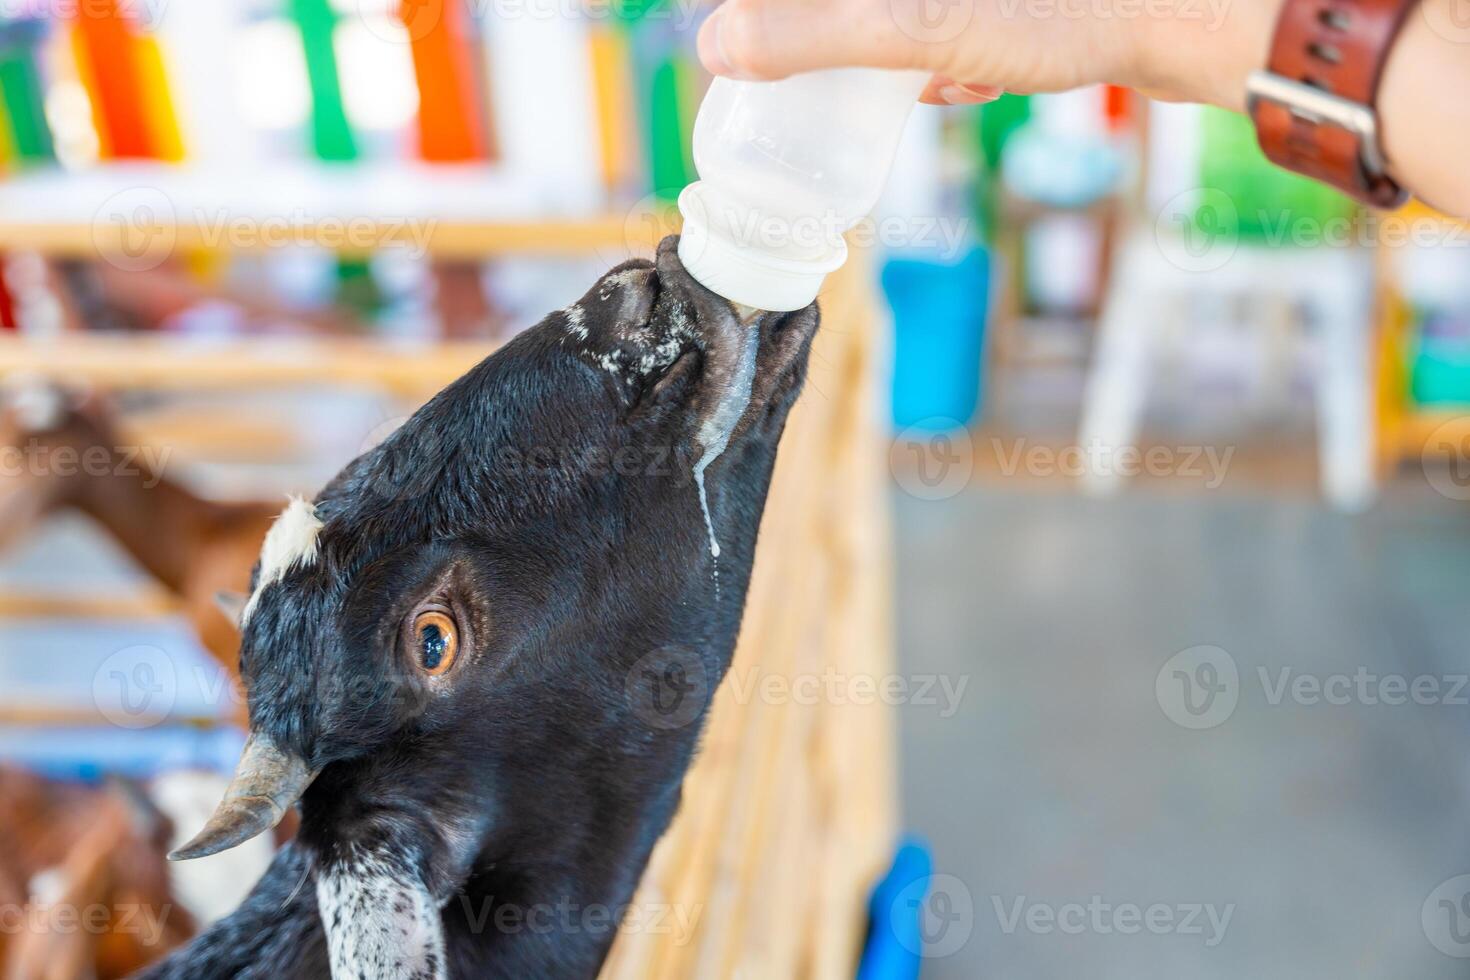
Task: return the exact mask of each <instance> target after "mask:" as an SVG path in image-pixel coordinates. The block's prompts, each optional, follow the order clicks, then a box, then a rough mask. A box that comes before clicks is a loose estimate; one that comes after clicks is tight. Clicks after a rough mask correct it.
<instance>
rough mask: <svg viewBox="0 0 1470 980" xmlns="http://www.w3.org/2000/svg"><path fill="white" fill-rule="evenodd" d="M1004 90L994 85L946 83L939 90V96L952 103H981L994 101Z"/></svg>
mask: <svg viewBox="0 0 1470 980" xmlns="http://www.w3.org/2000/svg"><path fill="white" fill-rule="evenodd" d="M1001 92H1002V90H1001V89H1000V88H998V87H997V86H994V85H960V84H959V83H955V84H953V85H946V86H944V87H943V88H941V89H940V90H939V97H940V98H941V99H943V100H944V101H945V102H948V103H949V104H950V105H979V104H980V103H982V102H994V101H995V100H996V99H998V98H1000V96H1001Z"/></svg>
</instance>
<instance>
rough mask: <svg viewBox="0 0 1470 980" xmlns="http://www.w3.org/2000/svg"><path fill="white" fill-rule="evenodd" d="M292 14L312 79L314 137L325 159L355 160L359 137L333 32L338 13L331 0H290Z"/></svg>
mask: <svg viewBox="0 0 1470 980" xmlns="http://www.w3.org/2000/svg"><path fill="white" fill-rule="evenodd" d="M291 16H292V17H294V18H295V20H296V26H297V27H299V28H300V29H301V44H302V47H303V48H304V49H305V51H306V73H307V77H308V78H309V79H310V81H311V138H312V145H313V146H314V148H315V149H316V155H317V156H318V157H319V158H321V159H322V160H332V161H340V160H356V159H357V141H356V140H355V139H353V138H352V127H351V126H350V125H349V124H348V122H347V110H346V108H345V107H344V106H343V104H342V81H341V78H340V76H339V75H338V72H337V52H336V49H334V48H333V47H332V35H333V32H334V31H335V30H336V27H337V15H336V14H335V13H334V12H333V11H332V8H331V5H330V4H329V3H328V0H291Z"/></svg>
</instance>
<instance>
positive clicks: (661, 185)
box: [648, 58, 693, 200]
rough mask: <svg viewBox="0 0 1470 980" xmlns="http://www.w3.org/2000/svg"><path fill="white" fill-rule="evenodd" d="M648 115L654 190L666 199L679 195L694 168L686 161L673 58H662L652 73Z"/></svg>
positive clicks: (676, 76) (685, 141) (677, 70)
mask: <svg viewBox="0 0 1470 980" xmlns="http://www.w3.org/2000/svg"><path fill="white" fill-rule="evenodd" d="M650 96H651V99H650V101H651V103H652V104H651V105H650V106H649V113H648V135H649V148H650V151H649V162H650V163H651V164H652V168H653V188H654V191H655V192H657V193H658V195H659V196H660V197H662V198H665V199H667V200H673V199H675V198H677V197H678V196H679V192H680V191H681V190H683V189H684V185H685V184H688V183H689V180H690V178H691V176H692V174H693V167H692V166H690V165H688V163H687V162H686V159H687V158H686V152H685V150H686V146H687V140H685V138H684V136H685V134H684V131H683V127H682V126H681V125H680V118H681V115H682V112H681V107H680V99H679V68H678V65H677V64H676V63H675V61H674V59H673V58H665V59H663V60H662V61H660V62H659V64H658V67H657V68H655V69H654V71H653V84H652V86H651V91H650Z"/></svg>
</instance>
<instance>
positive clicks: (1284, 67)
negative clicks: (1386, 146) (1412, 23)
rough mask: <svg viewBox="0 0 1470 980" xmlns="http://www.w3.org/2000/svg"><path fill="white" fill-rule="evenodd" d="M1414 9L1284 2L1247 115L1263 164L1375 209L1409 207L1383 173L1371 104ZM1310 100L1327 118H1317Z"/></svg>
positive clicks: (1344, 1)
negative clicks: (1299, 175)
mask: <svg viewBox="0 0 1470 980" xmlns="http://www.w3.org/2000/svg"><path fill="white" fill-rule="evenodd" d="M1415 2H1416V0H1285V4H1284V6H1283V7H1282V8H1281V14H1280V17H1279V18H1278V19H1277V22H1276V37H1275V39H1274V40H1273V41H1272V42H1271V57H1270V60H1269V62H1268V63H1267V73H1265V74H1262V73H1257V75H1258V76H1259V77H1253V78H1252V83H1251V85H1252V87H1251V98H1250V109H1251V116H1252V118H1254V119H1255V123H1256V136H1257V139H1258V140H1259V141H1260V144H1261V149H1262V150H1263V151H1264V152H1265V154H1266V156H1268V157H1270V158H1271V159H1272V160H1273V161H1275V162H1276V163H1277V164H1280V165H1281V166H1283V167H1286V168H1287V169H1289V170H1295V171H1297V172H1298V173H1304V174H1307V175H1309V176H1311V177H1315V178H1317V179H1318V180H1322V181H1326V182H1327V183H1329V184H1332V185H1334V186H1335V187H1338V188H1340V189H1341V190H1343V191H1345V192H1347V193H1348V194H1351V195H1353V196H1354V197H1356V198H1358V199H1359V200H1361V201H1364V202H1366V203H1368V204H1372V205H1374V206H1376V207H1396V206H1398V205H1399V204H1402V203H1403V202H1404V200H1405V199H1406V198H1407V196H1408V195H1407V194H1406V193H1405V192H1404V190H1403V188H1401V187H1400V186H1399V185H1398V184H1397V183H1395V182H1394V181H1393V179H1392V178H1391V177H1389V176H1388V174H1387V172H1386V170H1387V165H1386V163H1385V162H1384V160H1383V157H1382V150H1381V148H1380V145H1379V134H1378V126H1377V116H1376V112H1375V111H1374V106H1375V104H1376V99H1377V97H1378V83H1379V80H1380V79H1381V77H1382V75H1383V66H1384V64H1385V63H1387V61H1388V54H1389V51H1390V50H1392V48H1393V41H1394V38H1395V37H1396V36H1397V35H1398V32H1399V28H1400V27H1401V26H1403V22H1404V18H1405V16H1407V14H1408V12H1409V10H1410V9H1411V8H1412V7H1413V5H1414V3H1415ZM1293 83H1295V84H1293ZM1293 93H1295V94H1293ZM1314 101H1315V102H1316V103H1318V108H1322V107H1324V106H1325V107H1326V109H1327V110H1329V111H1313V106H1312V103H1313V102H1314ZM1332 110H1341V111H1332ZM1334 117H1335V118H1334ZM1344 120H1352V123H1350V124H1349V123H1345V122H1344Z"/></svg>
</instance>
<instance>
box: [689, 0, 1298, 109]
mask: <svg viewBox="0 0 1470 980" xmlns="http://www.w3.org/2000/svg"><path fill="white" fill-rule="evenodd" d="M1280 2H1281V0H725V3H724V4H723V5H722V6H721V7H719V8H718V9H717V10H715V12H714V13H713V14H712V15H711V16H710V17H709V19H708V20H707V21H706V22H705V24H704V26H703V28H702V29H701V30H700V33H699V55H700V59H701V60H702V61H703V62H704V64H705V67H707V68H708V69H709V70H710V71H711V72H713V73H714V74H716V75H726V76H730V77H735V78H748V79H769V78H781V77H784V76H786V75H789V74H793V73H795V72H800V71H810V70H813V69H818V68H830V67H837V66H841V65H865V66H871V67H878V68H919V69H925V70H928V71H931V72H933V73H934V79H933V80H932V82H931V83H930V85H929V87H928V89H927V90H926V91H925V93H924V101H926V102H934V103H940V104H966V103H975V102H984V101H988V100H990V99H993V98H995V97H996V96H997V95H999V94H1000V92H1001V91H1002V90H1003V89H1004V90H1010V91H1018V92H1053V91H1061V90H1065V89H1070V88H1076V87H1078V86H1081V85H1088V84H1093V83H1097V82H1110V83H1114V84H1118V85H1126V86H1130V87H1133V88H1139V89H1142V90H1144V91H1146V92H1147V93H1148V94H1151V95H1155V96H1158V97H1162V98H1168V99H1180V100H1192V101H1202V102H1213V103H1216V104H1220V105H1225V106H1228V107H1231V108H1239V107H1240V105H1241V102H1242V100H1243V98H1244V90H1245V83H1244V79H1245V75H1246V74H1247V73H1248V72H1249V71H1250V70H1251V69H1252V68H1255V67H1258V66H1259V65H1261V64H1264V62H1265V55H1266V48H1267V45H1268V43H1269V40H1270V35H1271V29H1272V25H1273V24H1274V23H1275V18H1276V12H1277V9H1278V7H1279V5H1280Z"/></svg>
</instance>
